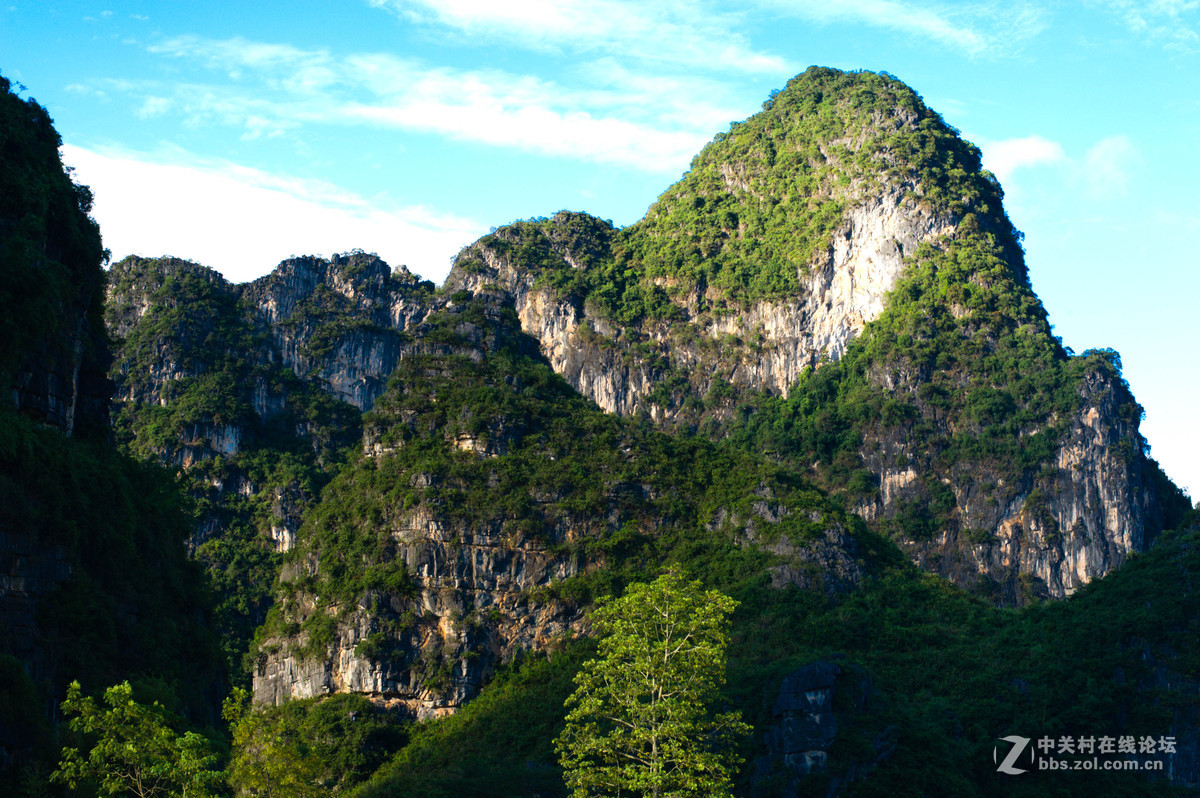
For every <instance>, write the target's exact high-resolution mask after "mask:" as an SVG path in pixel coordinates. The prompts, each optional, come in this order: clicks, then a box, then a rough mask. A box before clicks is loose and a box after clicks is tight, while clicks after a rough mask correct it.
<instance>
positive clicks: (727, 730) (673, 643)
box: [555, 573, 750, 798]
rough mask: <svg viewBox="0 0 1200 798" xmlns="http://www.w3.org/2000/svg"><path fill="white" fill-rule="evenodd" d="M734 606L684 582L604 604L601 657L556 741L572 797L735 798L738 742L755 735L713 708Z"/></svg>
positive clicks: (590, 666)
mask: <svg viewBox="0 0 1200 798" xmlns="http://www.w3.org/2000/svg"><path fill="white" fill-rule="evenodd" d="M736 606H737V602H736V601H734V600H733V599H731V598H729V597H728V596H725V595H723V594H721V593H720V592H718V591H716V590H708V591H706V590H704V589H703V588H702V587H701V585H700V583H699V582H688V581H686V580H684V579H683V578H682V577H680V576H679V575H678V574H676V573H668V574H665V575H663V576H661V577H659V578H658V579H656V580H655V581H654V582H651V583H650V584H643V583H635V584H632V585H630V586H629V588H628V589H627V590H626V592H625V595H624V596H622V597H621V598H619V599H607V600H606V599H602V600H601V601H600V602H598V603H597V606H596V608H595V610H594V611H593V612H592V615H591V622H592V628H593V630H594V631H595V632H596V633H597V635H598V636H599V638H600V641H599V652H598V656H597V657H596V658H595V659H592V660H589V661H588V662H586V663H584V665H583V668H582V669H581V670H580V672H579V674H578V675H577V676H576V677H575V683H576V685H577V687H576V690H575V692H574V693H572V694H571V696H570V697H569V698H568V699H567V701H566V706H567V707H568V708H569V712H568V713H567V717H566V728H565V729H563V732H562V734H561V735H560V736H559V737H558V739H557V740H556V741H555V748H556V750H557V751H558V754H559V761H560V762H561V763H562V766H563V771H564V774H563V775H564V778H565V779H566V782H567V786H568V787H570V788H571V790H572V796H574V798H585V796H603V795H613V796H615V795H624V796H629V795H643V796H653V798H666V796H673V797H675V796H678V797H679V798H683V797H684V796H705V797H706V798H720V797H721V796H729V795H730V794H731V793H730V787H731V782H732V779H733V776H734V774H735V773H736V771H737V767H738V765H739V764H740V763H741V758H740V756H739V755H738V754H737V751H736V743H737V738H739V737H740V736H742V735H744V734H746V733H748V732H749V730H750V729H749V727H748V726H747V725H746V724H744V723H742V722H741V713H740V712H725V713H717V712H715V711H714V709H713V705H714V704H715V703H716V700H717V698H718V694H719V692H720V690H721V688H722V687H723V686H724V684H725V648H726V646H727V644H728V641H729V616H730V614H731V613H732V612H733V610H734V608H735V607H736Z"/></svg>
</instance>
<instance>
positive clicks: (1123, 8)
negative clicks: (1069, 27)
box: [1099, 0, 1200, 53]
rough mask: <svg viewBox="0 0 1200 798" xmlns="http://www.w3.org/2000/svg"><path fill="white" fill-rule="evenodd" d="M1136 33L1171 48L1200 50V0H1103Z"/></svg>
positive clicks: (1190, 51)
mask: <svg viewBox="0 0 1200 798" xmlns="http://www.w3.org/2000/svg"><path fill="white" fill-rule="evenodd" d="M1099 2H1100V4H1101V5H1103V6H1106V7H1108V8H1109V9H1110V10H1112V11H1113V12H1115V13H1116V14H1117V15H1118V16H1120V17H1121V19H1122V20H1123V21H1124V23H1125V25H1126V26H1127V27H1128V28H1129V30H1130V31H1132V32H1133V33H1135V34H1138V35H1140V36H1143V37H1145V38H1146V39H1148V40H1149V41H1151V42H1156V43H1159V42H1161V43H1162V44H1163V46H1164V47H1165V48H1167V49H1169V50H1177V51H1181V52H1186V53H1195V52H1197V51H1198V50H1200V0H1099Z"/></svg>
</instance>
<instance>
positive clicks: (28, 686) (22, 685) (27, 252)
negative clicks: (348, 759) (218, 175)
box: [0, 78, 225, 792]
mask: <svg viewBox="0 0 1200 798" xmlns="http://www.w3.org/2000/svg"><path fill="white" fill-rule="evenodd" d="M60 145H61V140H60V139H59V137H58V134H57V133H56V132H55V130H54V128H53V126H52V124H51V122H50V118H49V116H48V115H47V114H46V111H45V110H44V109H43V108H41V106H39V105H37V103H35V102H33V101H26V100H22V99H20V98H19V97H17V96H16V94H15V93H13V92H12V91H11V89H10V84H9V82H8V81H7V80H5V79H4V78H0V304H3V306H4V313H3V314H0V393H2V394H3V401H0V672H2V673H3V674H4V675H3V678H2V679H0V683H2V684H0V792H4V791H13V790H16V789H17V782H16V773H17V771H16V767H17V766H19V767H21V768H25V767H27V766H30V765H34V767H33V769H31V770H30V771H28V772H30V773H34V772H37V771H38V770H39V769H40V770H42V771H43V772H45V771H46V770H48V768H45V767H44V765H45V764H46V763H45V762H44V761H43V762H39V761H38V760H42V759H43V758H44V757H46V755H47V753H48V752H54V743H55V739H54V726H55V724H56V723H57V722H58V721H59V720H60V719H61V716H60V714H59V713H58V711H57V707H58V705H59V702H60V701H61V700H62V698H63V697H64V694H65V692H66V688H67V684H68V683H69V682H71V681H73V680H77V681H79V682H81V683H82V684H83V685H84V687H85V689H86V690H88V691H89V692H90V691H92V690H95V689H96V688H98V687H103V686H106V685H110V684H112V683H113V682H114V681H120V679H118V678H117V677H118V675H119V676H120V678H121V679H126V678H129V679H137V678H138V677H139V676H140V675H143V674H153V675H154V677H155V678H157V679H162V680H164V681H163V683H164V684H166V683H167V682H173V683H175V684H177V685H180V688H179V690H178V692H177V696H176V697H177V698H178V699H179V701H180V703H179V706H180V707H181V708H182V709H184V710H185V711H188V712H190V713H193V714H194V717H195V718H196V719H197V720H203V721H205V722H209V721H211V720H212V715H211V714H209V713H206V712H205V709H206V707H205V706H204V704H205V702H206V701H207V700H208V699H210V698H211V697H212V696H214V695H219V694H220V693H222V692H223V691H224V689H225V687H224V684H223V680H222V677H221V673H220V669H219V667H217V658H216V653H217V652H216V651H215V647H214V646H211V645H210V644H211V636H210V634H209V631H210V630H209V629H208V628H207V626H206V619H205V613H204V606H205V605H204V603H203V601H202V600H201V596H202V595H204V594H202V591H201V589H200V586H199V584H198V580H197V577H198V576H199V574H198V572H197V571H196V569H195V568H194V565H193V564H192V563H190V562H188V560H187V559H186V556H185V551H184V548H183V546H182V541H181V537H182V535H181V533H182V532H183V530H184V529H185V528H186V527H185V519H184V516H183V513H182V512H181V511H180V508H179V507H178V504H177V502H176V501H175V498H176V497H174V496H173V495H172V494H171V493H170V491H171V490H172V489H173V487H174V486H173V484H172V483H171V482H170V480H169V479H162V475H160V474H159V473H157V472H155V471H154V470H153V469H147V468H145V467H144V466H143V465H142V464H139V463H134V462H132V461H130V460H129V459H127V458H124V457H121V456H119V455H118V454H117V452H116V451H115V449H114V447H113V446H112V441H111V437H110V435H111V430H110V428H109V399H110V396H111V390H112V383H111V382H109V380H108V378H107V374H106V371H107V368H108V364H109V363H110V362H111V354H110V352H109V349H108V342H107V336H106V334H105V331H104V325H103V313H102V311H103V308H102V301H103V298H104V283H105V275H104V271H103V269H102V266H103V264H104V262H105V259H106V253H105V251H104V249H103V246H102V245H101V240H100V233H99V230H98V228H97V226H96V223H95V222H94V221H93V220H92V219H91V218H90V217H89V215H88V214H89V213H90V210H91V193H90V191H89V190H88V189H87V188H86V187H84V186H79V185H76V184H75V183H74V182H73V181H72V179H71V175H70V173H69V172H68V171H67V170H65V169H64V167H63V165H62V163H61V162H60V160H59V155H58V148H59V146H60ZM183 663H186V665H184V664H183ZM184 668H186V669H187V675H186V677H184V676H183V670H184ZM185 682H186V684H185ZM209 706H211V705H209ZM53 756H54V758H57V754H56V753H54V754H53ZM35 781H36V779H35ZM30 783H32V782H30ZM42 786H44V785H37V786H35V787H33V788H32V789H40V788H41V787H42Z"/></svg>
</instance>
